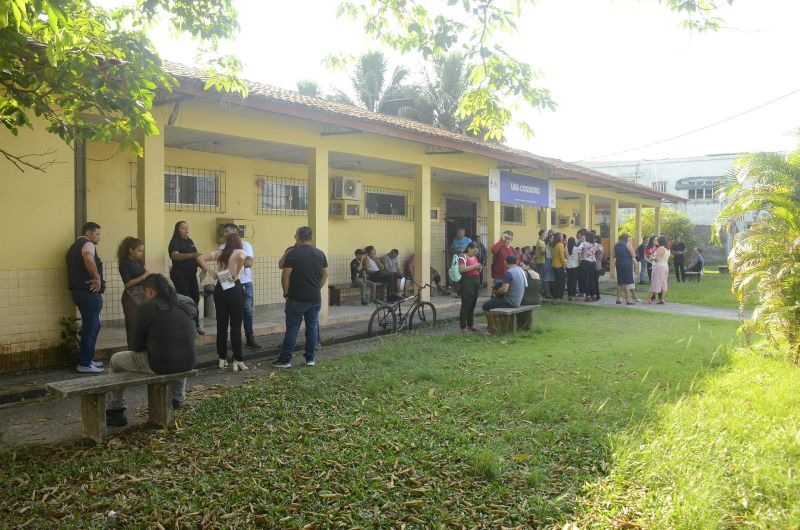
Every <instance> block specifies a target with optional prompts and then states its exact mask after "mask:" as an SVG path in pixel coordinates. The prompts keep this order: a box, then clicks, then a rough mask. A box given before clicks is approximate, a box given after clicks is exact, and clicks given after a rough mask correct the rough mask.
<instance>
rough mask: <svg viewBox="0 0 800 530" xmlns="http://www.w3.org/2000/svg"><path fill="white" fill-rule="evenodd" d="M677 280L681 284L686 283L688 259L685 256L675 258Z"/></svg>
mask: <svg viewBox="0 0 800 530" xmlns="http://www.w3.org/2000/svg"><path fill="white" fill-rule="evenodd" d="M674 265H675V279H676V280H678V281H679V282H685V281H686V258H684V257H683V256H675V261H674Z"/></svg>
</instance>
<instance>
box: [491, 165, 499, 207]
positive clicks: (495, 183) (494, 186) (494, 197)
mask: <svg viewBox="0 0 800 530" xmlns="http://www.w3.org/2000/svg"><path fill="white" fill-rule="evenodd" d="M489 200H490V201H492V202H500V170H499V169H490V170H489Z"/></svg>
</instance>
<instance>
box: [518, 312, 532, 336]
mask: <svg viewBox="0 0 800 530" xmlns="http://www.w3.org/2000/svg"><path fill="white" fill-rule="evenodd" d="M531 324H533V311H528V312H526V313H520V314H519V315H517V329H521V330H524V331H527V330H529V329H531Z"/></svg>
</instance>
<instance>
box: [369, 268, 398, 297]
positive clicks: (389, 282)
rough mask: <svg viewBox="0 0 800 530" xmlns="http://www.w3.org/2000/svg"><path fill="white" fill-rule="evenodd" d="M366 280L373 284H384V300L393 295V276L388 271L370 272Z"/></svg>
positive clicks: (394, 278)
mask: <svg viewBox="0 0 800 530" xmlns="http://www.w3.org/2000/svg"><path fill="white" fill-rule="evenodd" d="M367 279H368V280H370V281H372V282H375V283H385V284H386V298H387V299H388V298H389V297H390V296H392V295H393V294H394V293H395V288H394V287H395V286H394V283H395V280H396V279H397V278H396V277H395V274H394V273H393V272H389V271H376V272H370V273H369V274H367Z"/></svg>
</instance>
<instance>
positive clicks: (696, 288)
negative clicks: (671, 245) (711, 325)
mask: <svg viewBox="0 0 800 530" xmlns="http://www.w3.org/2000/svg"><path fill="white" fill-rule="evenodd" d="M668 288H669V290H668V291H667V302H678V303H682V304H696V305H705V306H712V307H724V308H730V309H738V308H739V302H738V301H737V300H736V297H735V296H734V295H733V293H731V277H730V276H729V275H727V274H722V275H720V274H719V273H718V272H717V271H709V270H707V271H706V272H705V274H704V275H703V278H702V279H701V281H700V283H694V282H691V283H689V282H681V283H678V282H677V281H675V273H674V272H673V271H672V269H670V277H669V283H668ZM648 290H649V286H648V285H647V284H644V285H640V284H637V285H636V295H637V296H638V297H639V298H641V299H645V298H647V294H648V292H649V291H648ZM601 291H602V293H603V294H605V295H606V296H616V289H615V288H614V287H609V288H604V289H601ZM746 307H747V308H748V309H752V304H747V305H746Z"/></svg>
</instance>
